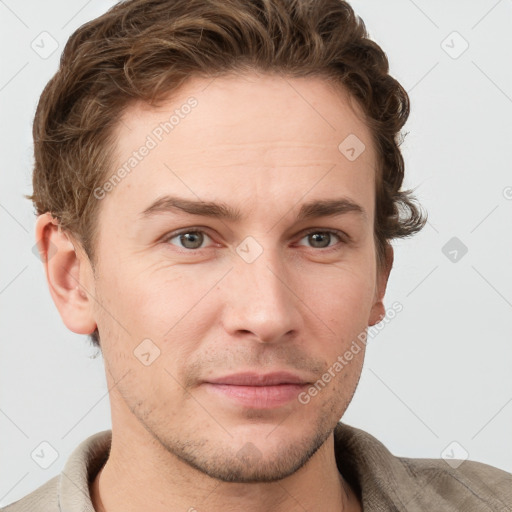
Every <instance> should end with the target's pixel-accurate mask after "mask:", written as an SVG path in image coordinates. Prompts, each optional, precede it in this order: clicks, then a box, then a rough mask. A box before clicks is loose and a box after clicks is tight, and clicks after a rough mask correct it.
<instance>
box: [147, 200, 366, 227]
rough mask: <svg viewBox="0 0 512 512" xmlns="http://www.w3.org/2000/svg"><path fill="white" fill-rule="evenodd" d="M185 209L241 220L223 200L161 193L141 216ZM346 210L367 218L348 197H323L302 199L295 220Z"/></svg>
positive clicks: (239, 214) (221, 217) (327, 215)
mask: <svg viewBox="0 0 512 512" xmlns="http://www.w3.org/2000/svg"><path fill="white" fill-rule="evenodd" d="M174 212H184V213H188V214H191V215H199V216H202V217H213V218H218V219H225V220H229V221H232V222H237V221H240V220H242V218H243V216H242V214H241V213H240V210H238V209H237V208H232V207H231V206H229V205H227V204H225V203H216V202H213V201H195V200H190V199H185V198H182V197H176V196H163V197H160V198H159V199H157V200H156V201H155V202H154V203H152V204H151V205H150V206H148V207H147V208H146V209H145V210H144V211H143V212H142V213H141V214H140V217H141V218H143V219H146V218H150V217H152V216H154V215H158V214H164V213H174ZM349 212H355V213H357V214H359V215H360V216H361V217H363V218H364V219H367V218H368V216H367V213H366V211H365V209H364V208H363V207H362V206H361V205H359V204H357V203H355V202H354V201H352V200H351V199H348V198H344V197H342V198H337V199H322V200H316V201H310V202H309V203H304V204H303V205H302V206H301V208H300V211H299V213H298V215H297V220H299V221H300V220H306V219H311V218H317V217H335V216H338V215H343V214H346V213H349Z"/></svg>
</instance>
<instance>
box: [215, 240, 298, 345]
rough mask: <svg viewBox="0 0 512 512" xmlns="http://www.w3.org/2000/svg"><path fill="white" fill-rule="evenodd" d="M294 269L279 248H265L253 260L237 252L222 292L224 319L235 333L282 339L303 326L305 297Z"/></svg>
mask: <svg viewBox="0 0 512 512" xmlns="http://www.w3.org/2000/svg"><path fill="white" fill-rule="evenodd" d="M293 277H294V276H293V272H292V269H291V268H290V266H289V265H288V266H287V265H286V262H284V261H282V256H279V255H278V254H277V251H270V250H264V251H263V253H262V254H261V255H260V256H259V257H258V258H257V259H256V260H255V261H253V262H252V263H248V262H247V261H245V260H244V259H243V258H242V257H239V256H238V255H235V257H234V268H233V270H232V271H231V272H230V273H229V276H228V279H229V281H228V282H226V283H225V286H224V287H223V289H224V294H223V295H222V300H223V308H222V323H223V326H224V329H225V330H226V332H228V333H229V334H230V335H231V336H233V337H240V336H246V337H252V338H254V339H255V340H256V341H259V342H261V343H279V342H283V341H285V340H289V339H291V338H292V337H295V336H296V335H297V333H298V332H299V331H300V329H301V325H302V322H303V317H302V315H301V311H300V307H301V304H302V302H301V299H300V298H299V296H298V293H297V291H296V290H294V288H295V287H296V286H294V279H293Z"/></svg>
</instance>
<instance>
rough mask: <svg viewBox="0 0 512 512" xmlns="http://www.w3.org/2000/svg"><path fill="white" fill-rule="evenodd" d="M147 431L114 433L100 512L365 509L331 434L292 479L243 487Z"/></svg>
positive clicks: (99, 482) (98, 489) (98, 485)
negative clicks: (185, 457)
mask: <svg viewBox="0 0 512 512" xmlns="http://www.w3.org/2000/svg"><path fill="white" fill-rule="evenodd" d="M142 430H143V432H144V433H145V434H144V433H143V432H142V431H139V432H137V435H139V436H140V437H130V438H123V437H121V436H118V435H116V431H115V430H114V429H113V431H112V445H111V449H110V455H109V459H108V460H107V462H106V464H105V466H104V467H103V468H102V470H101V471H100V472H99V473H98V475H97V476H96V478H95V479H94V481H93V483H92V484H91V499H92V501H93V505H94V508H95V510H96V511H97V512H115V511H117V510H123V511H124V512H142V511H144V510H151V511H152V512H164V511H165V512H175V511H184V510H185V511H188V512H199V511H201V510H208V512H220V511H222V512H230V511H239V510H244V511H246V512H256V511H261V510H267V511H272V512H285V511H289V510H295V509H297V510H301V509H302V510H309V511H322V512H331V511H332V512H340V511H343V512H354V511H359V510H361V507H360V504H359V502H358V500H357V497H356V495H355V493H354V492H353V490H352V489H351V488H350V486H349V485H348V484H347V482H346V481H345V480H344V479H343V477H342V476H341V475H340V473H339V472H338V469H337V466H336V460H335V456H334V437H333V435H332V434H331V435H330V436H329V438H328V439H327V440H326V442H325V443H324V444H323V445H322V446H321V448H320V449H319V450H318V451H317V452H316V453H315V454H314V455H313V456H312V457H311V459H310V460H309V461H308V462H307V463H306V465H304V466H303V467H302V468H301V469H299V470H298V471H297V472H295V473H294V474H293V475H290V476H289V477H287V478H284V479H282V480H280V481H277V482H270V483H268V482H264V483H250V484H243V483H227V482H221V481H219V480H215V479H212V478H210V477H209V476H207V475H205V474H204V473H202V472H200V471H198V470H197V469H195V468H192V467H191V466H189V465H188V464H186V463H185V462H183V461H181V460H179V459H178V458H177V457H175V456H174V455H173V454H171V453H169V452H168V451H167V450H165V449H164V448H163V447H162V446H161V445H160V444H159V443H158V442H157V441H156V440H154V439H153V438H152V437H151V436H150V434H149V433H148V432H147V431H145V430H144V429H142ZM123 432H124V433H125V434H128V433H129V430H123ZM133 434H134V433H133ZM132 440H133V441H132Z"/></svg>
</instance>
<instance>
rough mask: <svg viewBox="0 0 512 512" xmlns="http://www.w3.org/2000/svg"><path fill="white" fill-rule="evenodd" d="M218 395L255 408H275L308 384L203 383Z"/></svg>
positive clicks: (295, 395)
mask: <svg viewBox="0 0 512 512" xmlns="http://www.w3.org/2000/svg"><path fill="white" fill-rule="evenodd" d="M203 385H204V386H205V388H206V389H207V390H208V391H210V392H212V393H216V394H217V395H221V396H224V397H226V398H228V399H230V400H233V401H234V402H237V403H238V404H240V405H243V406H245V407H251V408H253V409H275V408H277V407H281V406H283V405H285V404H287V403H289V402H290V401H292V400H297V396H298V395H299V393H300V392H301V391H303V390H304V389H305V388H306V387H307V386H306V385H301V384H279V385H275V386H234V385H230V384H212V383H211V382H207V383H204V384H203Z"/></svg>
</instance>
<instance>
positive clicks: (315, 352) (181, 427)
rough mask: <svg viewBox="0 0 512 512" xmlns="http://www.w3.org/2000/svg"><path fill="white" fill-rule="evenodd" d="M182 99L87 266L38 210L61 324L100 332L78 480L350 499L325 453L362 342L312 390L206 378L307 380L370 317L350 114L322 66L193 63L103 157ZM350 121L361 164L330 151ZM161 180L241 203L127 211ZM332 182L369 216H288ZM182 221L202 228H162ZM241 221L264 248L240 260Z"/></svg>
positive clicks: (369, 201)
mask: <svg viewBox="0 0 512 512" xmlns="http://www.w3.org/2000/svg"><path fill="white" fill-rule="evenodd" d="M190 96H194V97H195V98H196V99H197V101H198V104H197V106H196V107H195V108H194V109H193V110H192V111H191V113H190V114H189V115H187V116H185V117H184V118H183V119H181V120H180V123H179V125H177V126H176V127H175V128H174V130H173V131H172V132H170V133H169V134H167V135H166V136H165V138H164V139H163V140H162V142H161V143H160V144H158V146H157V147H156V148H154V149H152V150H151V151H150V152H149V154H148V155H147V156H146V157H145V158H144V159H143V160H142V161H141V162H140V163H138V165H137V167H136V168H135V169H134V170H133V171H132V172H131V173H130V174H129V175H128V176H127V177H126V178H125V179H123V180H122V181H121V182H120V183H119V184H117V186H115V188H114V189H113V190H112V191H110V192H109V193H108V194H107V195H106V197H105V198H104V199H101V201H100V202H99V203H100V204H99V207H100V215H99V226H100V229H99V236H98V240H97V246H96V251H97V261H98V262H97V266H96V268H95V271H94V272H93V269H92V267H91V263H90V262H89V260H88V258H87V256H85V254H84V252H83V250H82V249H81V247H80V245H79V244H78V243H77V242H76V240H74V238H73V237H72V236H71V235H70V234H69V233H66V232H64V231H62V230H61V229H60V228H59V227H58V223H57V221H56V220H55V219H53V218H52V217H51V216H50V214H45V215H41V216H40V217H39V218H38V221H37V226H36V238H37V240H39V246H40V250H41V252H42V253H45V251H47V250H48V247H50V244H52V245H51V246H52V247H55V248H56V253H55V255H53V256H52V257H51V258H50V259H49V260H48V261H47V262H46V263H45V271H46V275H47V280H48V284H49V288H50V292H51V295H52V298H53V300H54V301H55V304H56V305H57V308H58V310H59V312H60V315H61V317H62V320H63V322H64V323H65V324H66V326H67V327H68V328H69V329H70V330H71V331H73V332H75V333H81V334H89V333H91V332H93V331H94V329H95V328H96V326H98V329H99V332H100V337H101V344H102V352H103V356H104V360H105V367H106V376H107V382H108V386H109V389H110V402H111V408H112V447H111V453H110V457H109V459H108V461H107V463H106V464H105V466H104V468H103V470H102V471H101V472H100V473H99V475H98V476H97V477H96V479H95V480H94V482H93V484H92V486H91V494H92V499H93V503H94V505H95V508H96V510H106V511H109V512H110V511H115V510H123V511H127V512H130V511H142V510H152V511H154V512H159V511H164V510H165V511H166V512H169V511H178V510H180V511H183V510H194V509H195V510H197V511H203V510H208V511H209V512H216V511H221V510H222V511H223V512H226V511H231V510H233V511H234V510H244V511H248V512H252V511H261V510H265V511H276V512H277V511H292V510H310V511H316V510H318V511H320V510H321V511H340V510H347V511H355V510H361V505H360V503H359V502H358V500H357V498H356V495H355V494H354V492H353V490H352V489H351V488H350V486H349V485H348V484H347V483H346V481H345V480H344V479H343V478H342V476H341V475H340V473H339V472H338V470H337V467H336V461H335V458H334V440H333V435H332V431H333V429H334V427H335V425H336V423H337V422H338V420H339V419H340V418H341V417H342V416H343V413H344V412H345V410H346V408H347V407H348V405H349V403H350V401H351V399H352V397H353V394H354V392H355V389H356V386H357V383H358V381H359V377H360V374H361V369H362V364H363V359H364V345H362V346H363V350H361V351H360V352H359V353H358V354H357V355H355V356H354V358H353V359H352V360H351V361H350V363H349V364H347V365H346V366H345V367H344V368H343V370H342V371H340V372H338V373H337V374H336V377H335V378H333V379H332V380H331V381H330V382H329V383H328V384H327V385H326V386H325V387H324V388H323V389H322V391H321V392H319V393H318V395H317V396H315V397H314V398H312V399H311V400H310V402H309V403H308V404H306V405H304V404H301V403H300V402H299V401H298V400H297V399H293V400H289V401H288V402H286V403H284V404H282V405H279V406H277V407H274V408H265V407H261V406H258V407H252V406H246V405H244V404H241V403H239V402H238V401H236V400H232V399H230V398H228V397H226V396H225V395H224V394H222V393H217V392H212V389H211V386H209V385H207V384H205V382H204V381H205V380H208V379H210V380H211V379H213V378H215V377H221V376H225V375H228V374H233V373H237V372H242V371H253V372H257V373H269V372H273V371H283V370H286V371H289V372H292V373H294V374H296V375H299V376H300V377H301V378H302V379H303V380H304V381H307V382H309V383H314V382H315V381H317V380H318V379H320V378H321V377H322V375H323V374H324V373H325V372H326V371H327V369H328V368H329V367H331V366H332V365H333V363H334V362H335V361H336V359H337V357H338V356H340V355H342V354H344V353H345V351H346V350H347V349H348V348H349V347H350V344H351V343H352V341H353V340H355V339H357V336H358V335H359V334H360V333H361V332H363V331H364V330H365V329H366V328H367V326H369V325H374V324H375V323H377V322H378V321H379V320H380V319H381V318H382V316H383V315H384V313H385V310H384V305H383V298H384V293H385V289H386V284H387V280H388V276H389V272H390V269H391V266H392V260H393V253H392V249H391V247H389V248H388V251H387V253H386V262H385V265H384V266H383V267H381V268H377V265H376V253H375V250H376V246H375V241H374V236H373V225H374V202H375V165H376V163H375V162H376V155H375V151H374V148H373V144H372V141H371V136H370V132H369V129H368V128H367V126H366V125H365V123H364V118H363V115H362V112H361V111H360V110H359V109H358V107H357V105H356V104H354V102H351V101H350V98H349V97H348V96H347V95H346V94H345V93H343V91H340V90H338V89H334V88H333V87H332V86H331V85H329V83H328V82H326V81H325V80H324V79H321V78H313V77H307V78H286V79H285V78H283V77H278V76H273V75H259V74H249V73H246V74H243V75H241V74H239V75H229V76H224V77H219V78H217V79H215V80H214V81H212V80H211V79H210V80H206V79H201V78H194V79H192V80H191V81H189V82H188V83H187V84H185V86H184V87H183V88H182V89H180V90H179V91H178V94H175V95H173V96H172V97H170V98H168V99H167V100H166V101H165V102H164V103H162V104H161V105H160V106H159V107H158V108H150V107H149V106H148V105H144V104H140V103H138V104H133V105H131V106H130V107H129V108H128V109H127V110H126V111H125V114H124V116H123V120H122V121H123V122H120V123H119V125H118V128H117V132H116V135H117V141H118V143H117V152H116V153H117V154H116V158H117V160H116V162H115V169H117V168H118V167H119V166H121V165H122V163H123V162H125V161H126V160H127V158H129V156H130V155H131V154H132V152H133V151H134V150H135V149H137V148H139V147H140V146H141V145H142V144H144V141H145V140H146V137H147V135H148V134H150V133H151V132H152V130H153V129H154V127H155V126H156V125H158V124H159V123H160V122H162V121H164V120H166V119H168V118H169V115H170V113H172V112H173V110H175V109H176V108H178V107H179V106H180V105H183V104H184V103H185V102H186V101H187V98H189V97H190ZM351 133H352V134H356V135H357V137H358V138H359V139H360V140H361V141H363V142H364V144H365V146H366V149H365V151H364V152H363V153H362V154H361V155H360V156H359V157H358V158H357V159H356V160H355V161H349V160H348V159H347V158H346V157H345V156H344V155H343V154H341V152H340V151H339V150H338V145H339V144H340V142H342V141H343V140H344V139H345V138H346V137H347V136H348V135H349V134H351ZM165 194H172V195H175V196H180V197H183V198H187V199H191V200H197V199H198V198H200V199H201V200H205V201H214V202H223V203H226V204H227V205H230V206H231V207H232V208H235V209H238V210H239V212H240V213H241V214H242V216H243V217H242V219H241V220H238V221H234V220H228V219H219V218H210V217H205V216H197V215H191V214H187V213H183V212H179V211H167V212H165V213H160V214H158V215H154V216H152V217H150V218H147V219H141V212H143V211H144V210H145V209H146V208H147V207H148V206H149V205H150V204H151V203H152V202H153V201H155V200H156V199H157V198H159V197H160V196H162V195H165ZM340 197H344V198H348V199H350V200H351V201H353V202H355V203H357V204H358V205H360V206H361V207H362V209H363V210H364V212H365V215H361V214H359V213H357V212H354V211H352V212H348V213H344V214H342V215H338V216H330V217H317V218H311V219H307V220H303V221H297V220H296V216H297V213H298V211H299V209H300V207H301V205H302V204H303V203H305V202H309V201H312V200H321V199H333V198H340ZM182 228H194V229H189V232H197V231H202V233H203V234H204V236H203V238H201V235H200V234H199V235H197V234H196V238H195V239H194V238H193V236H192V242H190V241H188V242H187V240H183V237H182V238H180V237H179V236H174V237H172V235H173V233H174V232H175V231H177V230H179V229H182ZM199 228H201V229H199ZM309 228H314V229H313V231H314V233H320V234H317V235H316V239H315V236H314V235H311V234H310V235H309V236H308V234H307V233H304V231H305V230H307V229H309ZM325 230H340V231H342V232H343V233H345V234H346V235H348V236H349V237H350V240H349V239H348V238H344V239H341V238H337V236H336V235H335V234H332V235H329V234H325ZM322 233H324V235H322ZM198 236H199V241H198V240H197V237H198ZM248 236H250V237H252V238H253V239H254V240H255V241H256V242H257V244H259V247H261V249H262V253H261V254H260V255H259V257H258V258H257V259H255V261H253V262H251V263H248V262H247V261H246V260H245V259H244V258H242V257H241V256H240V254H239V253H238V252H237V251H236V249H237V247H238V246H239V245H240V243H241V242H242V241H243V240H244V239H245V238H246V237H248ZM165 237H167V238H165ZM194 240H195V242H194ZM194 243H195V244H196V245H195V246H194V247H197V246H200V248H199V249H196V248H192V249H191V248H190V247H192V246H193V245H194ZM184 244H185V245H184ZM187 247H188V248H187ZM242 247H243V245H242ZM326 247H327V248H326ZM254 250H255V249H254V247H253V249H251V251H253V253H252V254H254ZM145 339H150V340H152V342H150V343H152V344H154V346H156V347H158V350H159V351H160V355H159V357H157V358H156V359H155V360H154V361H153V362H152V363H151V364H150V365H148V366H146V365H145V364H142V363H141V361H140V360H139V359H138V358H137V357H135V355H134V350H136V348H137V347H138V346H139V345H140V344H141V342H142V340H145ZM146 343H147V342H146ZM151 346H153V345H151ZM151 350H152V351H153V352H152V353H153V354H154V353H155V349H154V348H153V349H151Z"/></svg>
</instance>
